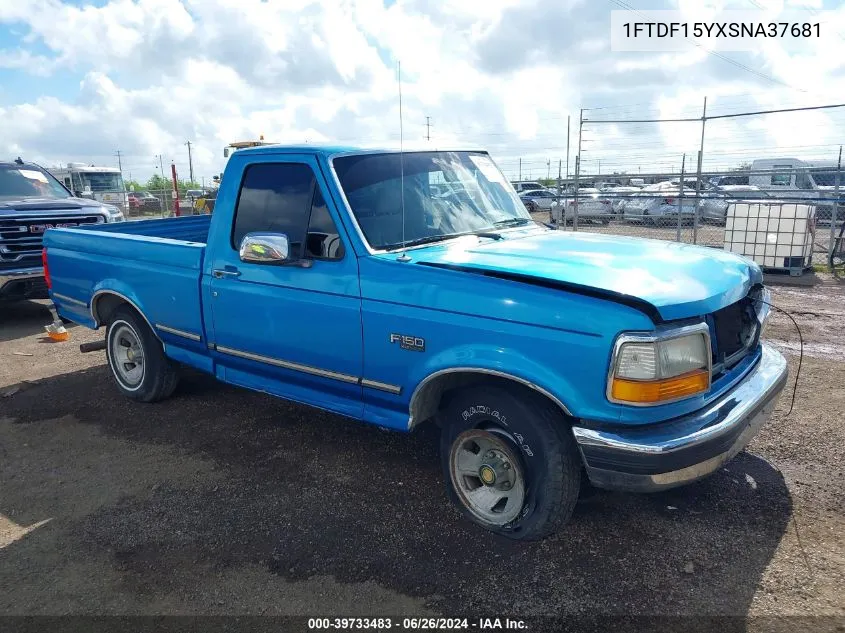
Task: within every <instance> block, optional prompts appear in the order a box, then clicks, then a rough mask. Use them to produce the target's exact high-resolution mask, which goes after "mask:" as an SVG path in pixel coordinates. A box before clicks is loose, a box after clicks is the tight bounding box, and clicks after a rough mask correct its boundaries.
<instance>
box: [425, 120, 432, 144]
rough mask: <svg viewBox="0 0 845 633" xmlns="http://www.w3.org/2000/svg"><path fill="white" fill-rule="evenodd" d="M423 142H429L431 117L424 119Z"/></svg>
mask: <svg viewBox="0 0 845 633" xmlns="http://www.w3.org/2000/svg"><path fill="white" fill-rule="evenodd" d="M425 140H427V141H430V140H431V117H430V116H427V117H425Z"/></svg>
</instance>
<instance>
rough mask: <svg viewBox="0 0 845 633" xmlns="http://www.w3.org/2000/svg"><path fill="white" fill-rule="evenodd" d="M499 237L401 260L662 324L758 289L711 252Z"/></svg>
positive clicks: (753, 268) (561, 236)
mask: <svg viewBox="0 0 845 633" xmlns="http://www.w3.org/2000/svg"><path fill="white" fill-rule="evenodd" d="M503 235H504V237H503V239H501V240H495V241H494V240H490V239H489V238H476V237H475V236H467V237H466V238H460V239H458V240H454V241H452V242H449V243H446V244H442V245H436V246H431V247H427V248H424V249H419V250H412V251H409V252H408V255H409V256H410V257H411V258H412V260H413V261H414V262H415V263H417V264H423V265H429V266H436V267H440V268H451V269H456V270H462V271H465V272H471V273H477V274H487V275H494V276H498V277H505V278H509V279H513V280H516V281H524V282H526V283H538V282H539V283H541V284H542V283H549V284H550V285H560V286H561V287H564V288H566V287H568V288H570V289H572V290H575V291H578V292H584V293H586V294H592V295H597V296H606V297H608V298H613V299H616V300H620V301H624V302H627V303H630V304H633V305H637V306H638V307H640V308H641V309H644V310H645V311H646V312H649V313H650V315H651V316H652V317H653V318H655V319H657V320H661V319H662V320H664V321H670V320H674V319H685V318H690V317H696V316H701V315H704V314H708V313H710V312H714V311H716V310H718V309H720V308H723V307H725V306H727V305H730V304H732V303H734V302H736V301H739V300H740V299H742V298H743V297H744V296H745V295H746V294H747V293H748V291H749V289H750V288H751V286H753V285H755V284H758V283H762V273H761V272H760V268H759V266H757V264H755V263H754V262H753V261H751V260H748V259H745V258H742V257H739V256H737V255H734V254H732V253H726V252H724V251H721V250H716V249H711V248H705V247H699V246H691V245H688V244H679V243H676V242H663V241H658V240H648V239H641V238H633V237H622V236H615V235H599V234H595V233H573V232H568V231H567V232H565V231H543V232H540V233H537V232H536V231H535V230H533V229H531V230H529V231H526V232H508V233H505V234H503Z"/></svg>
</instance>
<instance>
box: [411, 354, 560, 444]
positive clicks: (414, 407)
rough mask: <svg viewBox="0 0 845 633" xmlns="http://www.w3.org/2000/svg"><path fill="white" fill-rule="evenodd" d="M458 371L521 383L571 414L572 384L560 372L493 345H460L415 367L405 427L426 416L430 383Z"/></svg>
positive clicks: (455, 373) (451, 375)
mask: <svg viewBox="0 0 845 633" xmlns="http://www.w3.org/2000/svg"><path fill="white" fill-rule="evenodd" d="M460 374H470V375H471V374H482V375H490V376H497V377H500V378H505V379H509V380H513V381H514V382H517V383H520V384H522V385H524V386H526V387H529V388H530V389H533V390H534V391H537V392H538V393H540V394H542V395H544V396H546V397H548V398H549V399H550V400H552V401H553V402H554V403H555V404H557V406H558V407H560V409H561V411H563V412H564V413H565V414H567V415H570V416H571V415H572V413H571V410H570V408H569V406H568V405H567V401H569V400H571V399H573V398H574V396H575V387H574V386H573V385H572V384H571V383H570V381H569V380H567V378H566V377H565V376H563V375H561V373H560V372H558V371H555V370H553V369H552V368H550V367H548V366H544V365H542V364H540V363H537V362H536V361H534V360H531V359H529V358H527V357H526V356H525V355H523V354H521V353H519V352H517V351H516V350H513V349H507V348H502V347H500V346H495V345H472V346H471V345H459V346H456V347H452V348H449V349H446V350H443V351H441V352H439V353H437V354H435V355H434V356H432V357H431V358H429V359H427V361H426V362H425V363H423V364H421V365H419V366H417V367H415V368H414V370H413V372H412V373H411V375H410V380H409V383H410V384H411V385H414V387H413V389H412V390H410V393H411V395H410V398H409V402H408V408H409V412H410V417H409V422H408V426H409V427H413V426H414V425H415V424H417V423H419V422H421V421H422V419H424V417H427V416H426V412H427V409H428V402H427V398H429V397H430V392H431V389H432V386H433V385H435V384H436V383H437V381H440V380H443V378H444V377H454V376H455V375H460Z"/></svg>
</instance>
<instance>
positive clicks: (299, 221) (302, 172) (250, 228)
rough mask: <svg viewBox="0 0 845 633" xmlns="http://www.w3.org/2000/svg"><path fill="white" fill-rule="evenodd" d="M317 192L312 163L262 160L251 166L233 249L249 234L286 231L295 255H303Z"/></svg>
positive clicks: (243, 188) (238, 211) (237, 211)
mask: <svg viewBox="0 0 845 633" xmlns="http://www.w3.org/2000/svg"><path fill="white" fill-rule="evenodd" d="M313 192H314V172H312V171H311V168H310V167H309V166H308V165H303V164H301V163H259V164H257V165H250V166H249V167H247V169H246V172H245V173H244V179H243V182H242V183H241V192H240V195H239V196H238V205H237V208H236V209H235V222H234V226H233V227H232V248H234V249H236V250H237V249H238V247H239V246H240V243H241V240H243V237H244V235H246V234H247V233H252V232H256V231H266V232H270V233H285V234H286V235H287V236H288V240H289V242H290V252H291V256H292V257H296V256H300V255H301V254H302V248H303V244H304V242H305V227H306V225H307V223H308V215H309V213H310V211H311V201H312V196H313Z"/></svg>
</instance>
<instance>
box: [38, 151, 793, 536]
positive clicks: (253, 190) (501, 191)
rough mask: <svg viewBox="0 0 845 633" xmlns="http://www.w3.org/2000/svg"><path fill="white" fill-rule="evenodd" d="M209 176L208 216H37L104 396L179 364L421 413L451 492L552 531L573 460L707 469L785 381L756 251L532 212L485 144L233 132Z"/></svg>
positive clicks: (370, 407) (226, 377)
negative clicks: (444, 148)
mask: <svg viewBox="0 0 845 633" xmlns="http://www.w3.org/2000/svg"><path fill="white" fill-rule="evenodd" d="M468 173H469V174H472V177H471V178H467V177H466V175H467V174H468ZM329 174H331V176H329ZM443 174H445V175H446V179H447V180H450V181H453V182H455V183H456V191H455V192H454V195H451V196H449V197H447V198H435V197H434V196H433V194H432V192H431V190H430V188H429V186H428V185H429V183H430V182H431V181H432V180H433V179H435V178H437V177H439V176H441V175H443ZM220 194H221V195H220V197H219V201H220V204H219V205H217V207H216V208H215V210H214V213H213V214H212V215H201V216H191V217H183V218H171V219H162V220H143V221H139V222H131V223H126V224H122V225H110V224H100V225H98V226H96V227H91V228H53V229H49V230H48V231H47V233H46V237H45V253H44V262H45V272H47V275H48V276H47V279H48V284H49V285H50V288H51V291H50V296H51V297H52V299H53V301H54V302H55V304H56V307H57V310H58V312H59V314H60V315H61V316H62V317H64V318H67V319H70V320H72V321H75V322H77V323H80V324H82V325H84V326H87V327H89V328H95V329H96V328H99V327H102V326H105V327H106V334H105V340H104V341H103V343H102V345H103V347H104V348H105V351H106V358H107V360H108V366H109V368H110V371H111V374H112V376H113V378H114V382H115V385H116V387H117V390H118V391H119V392H120V393H122V394H123V395H124V396H126V397H127V398H130V399H133V400H138V401H143V402H153V401H157V400H162V399H164V398H167V397H169V396H171V395H172V394H173V392H174V389H175V388H176V385H177V382H178V380H179V367H180V366H182V365H186V366H189V367H193V368H195V369H198V370H200V371H204V372H208V373H209V374H211V375H213V376H216V377H218V378H219V379H220V380H222V381H225V382H229V383H232V384H234V385H239V386H241V387H245V388H248V389H254V390H258V391H261V392H266V393H269V394H274V395H276V396H279V397H282V398H289V399H292V400H296V401H298V402H301V403H305V404H310V405H313V406H316V407H319V408H321V409H326V410H329V411H333V412H336V413H339V414H342V415H345V416H349V417H353V418H357V419H360V420H363V421H365V422H368V423H371V424H376V425H378V426H379V427H383V428H392V429H396V430H401V431H411V430H415V429H417V428H419V427H420V426H422V425H426V424H433V423H434V422H435V421H436V422H437V425H438V426H439V427H440V429H441V430H440V433H441V440H440V449H441V450H440V465H441V468H442V472H443V478H444V480H445V482H446V485H447V490H448V494H449V497H450V498H451V500H452V501H453V502H454V503H455V504H456V505H457V507H458V508H459V509H460V511H461V512H463V514H464V515H465V516H466V517H467V518H468V519H469V520H471V521H473V522H475V523H477V524H478V525H480V526H483V527H484V528H486V529H488V530H491V531H493V532H495V533H497V534H501V535H504V536H506V537H509V538H512V539H536V538H540V537H542V536H545V535H547V534H550V533H552V532H554V531H556V530H558V529H560V528H561V527H562V526H563V525H564V524H565V523H566V522H567V520H568V519H569V517H570V516H571V514H572V511H573V509H574V507H575V503H576V500H577V498H578V494H579V490H580V488H581V487H580V482H581V477H582V475H583V476H586V477H587V478H589V480H590V481H591V482H592V483H593V484H594V485H596V486H599V487H604V488H609V489H615V490H628V491H641V492H642V491H655V490H661V489H664V488H670V487H673V486H678V485H681V484H685V483H688V482H690V481H694V480H696V479H699V478H701V477H704V476H705V475H708V474H709V473H712V472H714V471H718V470H720V469H721V468H722V466H723V464H724V463H725V462H727V461H728V460H729V459H731V458H732V457H733V456H734V455H735V454H736V453H737V452H739V451H740V450H742V448H743V447H744V446H745V445H746V444H747V443H748V442H749V441H750V439H751V438H752V437H753V436H754V434H755V433H756V431H757V429H758V428H759V427H760V425H762V424H763V423H764V422H765V421H766V419H767V418H768V417H769V416H770V414H771V412H772V410H773V409H774V406H775V402H776V399H777V397H778V395H779V394H780V392H781V390H782V389H783V387H784V384H785V382H786V377H787V365H786V361H785V360H784V358H783V356H782V355H781V354H780V353H779V352H778V351H777V350H776V349H774V348H773V347H771V346H769V345H767V344H765V343H761V342H760V333H761V331H762V329H763V327H764V325H765V322H766V318H767V316H768V304H767V298H768V294H767V291H766V289H765V288H764V287H763V285H762V273H761V271H760V268H759V266H757V264H755V263H754V262H753V261H750V260H748V259H745V258H743V257H739V256H737V255H734V254H732V253H728V252H725V251H717V250H714V249H708V248H700V247H696V246H691V245H688V244H677V243H672V242H659V241H656V240H638V239H635V238H630V237H620V236H614V235H597V234H591V233H581V232H572V231H558V230H554V229H551V228H549V227H546V226H544V225H542V224H541V223H538V222H535V221H533V220H532V219H531V217H530V215H529V213H528V212H527V211H526V210H525V207H524V206H523V204H522V202H521V201H520V199H519V198H518V197H517V196H516V195H515V193H514V192H513V189H512V188H511V187H510V186H508V185H507V183H506V181H505V180H504V177H503V176H502V174H501V172H500V171H499V170H498V168H497V167H496V165H495V163H494V162H493V161H492V160H491V159H490V157H489V156H488V155H487V154H486V153H484V152H477V151H450V152H437V151H432V152H413V153H408V152H406V153H404V154H402V153H400V152H396V151H387V150H374V149H361V150H350V149H349V148H348V147H342V148H331V147H314V146H308V145H305V146H296V147H285V146H273V147H262V148H260V149H255V150H253V149H242V150H239V151H238V152H236V153H234V154H233V155H232V157H231V158H230V159H229V161H228V163H227V165H226V171H225V177H224V178H223V180H222V184H221V192H220ZM270 201H272V204H271V203H270ZM435 216H436V218H435ZM435 219H436V221H435ZM92 229H93V230H92ZM149 418H150V419H151V420H154V419H155V416H153V415H150V416H149ZM315 423H317V421H316V419H315ZM233 432H235V431H233ZM329 435H330V434H329ZM338 441H340V440H338ZM358 453H359V455H360V456H359V459H361V460H365V459H370V460H372V459H379V457H378V456H376V455H374V454H370V455H367V454H366V451H358ZM363 467H365V464H364V463H363V461H362V468H363ZM328 485H330V484H327V486H328ZM327 493H328V490H327ZM408 499H409V500H412V498H411V497H409V498H408ZM366 501H367V500H365V499H362V500H361V502H362V503H365V502H366Z"/></svg>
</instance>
